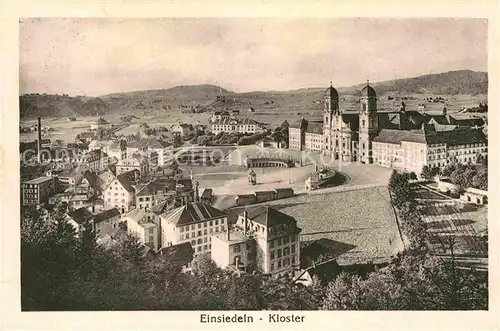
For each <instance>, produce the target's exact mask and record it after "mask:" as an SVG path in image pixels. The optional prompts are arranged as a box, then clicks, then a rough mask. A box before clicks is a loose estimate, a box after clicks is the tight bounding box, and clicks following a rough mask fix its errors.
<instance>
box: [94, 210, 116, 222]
mask: <svg viewBox="0 0 500 331" xmlns="http://www.w3.org/2000/svg"><path fill="white" fill-rule="evenodd" d="M116 216H120V212H119V211H118V209H116V208H113V209H108V210H105V211H103V212H102V213H99V214H97V215H95V216H94V223H99V222H104V221H107V220H109V219H110V218H113V217H116Z"/></svg>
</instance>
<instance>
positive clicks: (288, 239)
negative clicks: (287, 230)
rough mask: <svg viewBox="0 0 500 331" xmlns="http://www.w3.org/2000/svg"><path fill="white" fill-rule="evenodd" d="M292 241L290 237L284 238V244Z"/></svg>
mask: <svg viewBox="0 0 500 331" xmlns="http://www.w3.org/2000/svg"><path fill="white" fill-rule="evenodd" d="M289 242H290V237H285V238H283V244H284V245H286V244H288V243H289Z"/></svg>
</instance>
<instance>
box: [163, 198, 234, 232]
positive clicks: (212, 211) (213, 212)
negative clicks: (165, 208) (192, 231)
mask: <svg viewBox="0 0 500 331" xmlns="http://www.w3.org/2000/svg"><path fill="white" fill-rule="evenodd" d="M165 217H166V218H167V219H168V220H169V221H170V222H172V223H173V224H174V225H175V226H183V225H187V224H193V223H199V222H205V221H208V220H212V219H215V218H222V217H227V213H225V212H223V211H221V210H219V209H217V208H214V207H212V206H210V205H209V204H206V203H201V202H188V203H186V204H185V205H184V206H181V207H179V208H177V209H174V210H172V211H171V212H169V213H167V214H166V215H165Z"/></svg>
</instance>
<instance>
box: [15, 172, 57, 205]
mask: <svg viewBox="0 0 500 331" xmlns="http://www.w3.org/2000/svg"><path fill="white" fill-rule="evenodd" d="M22 192H23V206H39V205H42V204H44V203H46V202H47V201H48V199H49V197H50V196H52V195H53V194H55V193H56V179H55V178H54V177H50V176H45V177H38V178H35V179H32V180H28V181H26V182H24V183H23V184H22Z"/></svg>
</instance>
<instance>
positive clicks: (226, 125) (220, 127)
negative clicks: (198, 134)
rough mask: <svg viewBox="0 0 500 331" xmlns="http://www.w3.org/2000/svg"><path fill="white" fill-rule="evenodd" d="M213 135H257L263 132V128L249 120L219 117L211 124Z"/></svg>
mask: <svg viewBox="0 0 500 331" xmlns="http://www.w3.org/2000/svg"><path fill="white" fill-rule="evenodd" d="M211 130H212V133H213V134H219V133H221V132H227V133H234V132H238V133H252V134H253V133H257V132H262V131H264V129H263V127H262V126H261V125H260V124H259V123H257V122H256V121H254V120H253V119H251V118H246V117H244V118H236V117H221V118H220V119H219V120H216V121H214V122H213V123H212V124H211Z"/></svg>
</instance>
